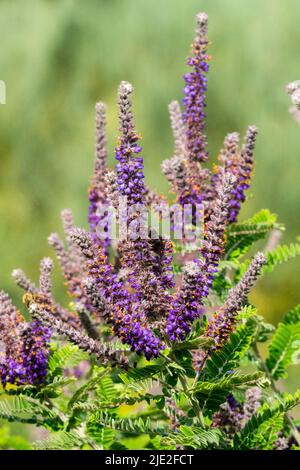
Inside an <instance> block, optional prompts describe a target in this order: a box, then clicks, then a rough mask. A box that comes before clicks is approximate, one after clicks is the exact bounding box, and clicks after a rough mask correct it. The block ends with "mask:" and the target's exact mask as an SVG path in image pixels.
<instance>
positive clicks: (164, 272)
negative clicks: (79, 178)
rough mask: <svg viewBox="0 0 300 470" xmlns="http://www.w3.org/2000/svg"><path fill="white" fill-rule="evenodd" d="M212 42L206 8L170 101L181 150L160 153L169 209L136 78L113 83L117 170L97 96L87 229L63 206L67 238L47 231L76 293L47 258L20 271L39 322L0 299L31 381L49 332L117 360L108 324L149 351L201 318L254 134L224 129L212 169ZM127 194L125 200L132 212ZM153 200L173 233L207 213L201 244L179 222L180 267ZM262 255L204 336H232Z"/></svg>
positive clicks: (154, 352) (12, 351) (11, 345)
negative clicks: (104, 342)
mask: <svg viewBox="0 0 300 470" xmlns="http://www.w3.org/2000/svg"><path fill="white" fill-rule="evenodd" d="M208 44H209V42H208V18H207V15H206V14H205V13H199V14H198V15H197V28H196V37H195V39H194V42H193V45H192V54H191V56H190V57H189V58H188V66H189V67H190V71H189V72H188V73H187V74H186V75H184V80H185V88H184V99H183V111H181V106H180V104H179V103H178V102H177V101H172V102H171V104H170V105H169V113H170V120H171V128H172V131H173V137H174V153H173V156H172V158H170V159H168V160H165V161H164V162H163V164H162V170H163V172H164V174H165V175H166V177H167V179H168V181H169V183H170V185H171V190H172V192H173V193H174V194H175V203H176V205H177V206H176V208H175V209H174V208H172V210H171V208H170V207H169V206H168V202H167V199H166V198H164V197H163V196H160V195H159V194H157V193H156V192H155V191H153V190H152V189H150V188H149V187H147V186H146V185H145V181H144V162H143V157H142V155H141V152H142V148H141V146H140V143H139V140H140V139H139V135H138V133H137V131H136V128H135V123H134V117H133V110H132V95H133V86H132V85H131V84H130V83H128V82H125V81H123V82H121V84H120V86H119V90H118V105H119V115H118V120H119V136H118V143H117V146H116V148H115V158H116V166H115V170H114V171H112V170H110V169H108V167H107V139H106V106H105V105H104V104H103V103H101V102H99V103H97V104H96V117H95V123H96V144H95V165H94V173H93V176H92V178H91V185H90V188H89V207H88V222H89V231H86V230H82V229H79V228H76V226H75V224H74V221H73V214H72V212H71V210H69V209H65V210H64V211H63V212H62V214H61V219H62V224H63V230H64V236H65V241H63V240H62V238H61V237H60V236H59V235H58V234H56V233H53V234H51V235H50V237H49V239H48V241H49V244H50V245H51V246H52V248H53V249H54V251H55V254H56V257H57V259H58V262H59V265H60V267H61V270H62V273H63V276H64V280H65V284H66V286H67V290H68V294H69V295H70V302H69V304H68V306H67V307H64V306H61V305H59V304H58V303H57V302H56V301H55V300H54V298H53V294H52V282H51V272H52V269H53V263H52V261H51V260H50V259H49V258H44V259H43V260H42V262H41V267H40V269H41V274H40V282H39V284H38V285H35V284H34V283H33V282H31V281H30V280H29V279H28V278H27V277H26V275H25V274H24V273H23V271H22V270H15V271H14V272H13V277H14V279H15V280H16V282H17V284H18V285H19V286H20V287H21V288H22V289H23V290H25V300H26V305H27V307H28V308H29V309H30V312H31V314H32V317H33V320H34V321H33V322H32V323H31V324H29V326H27V327H26V328H25V327H24V325H23V323H24V322H21V323H22V325H23V326H22V327H20V326H19V323H18V321H17V318H19V317H18V315H17V313H16V311H15V310H14V309H13V310H12V312H11V314H10V315H9V314H8V311H9V309H7V301H5V299H4V298H3V296H2V300H1V301H2V309H4V311H5V312H7V313H6V314H5V315H4V316H3V318H2V320H1V329H2V330H3V331H4V333H3V336H4V338H5V342H6V347H5V348H6V349H5V364H6V366H5V367H11V366H8V365H7V364H9V361H10V360H13V359H12V358H19V359H16V360H17V364H18V365H19V362H20V361H21V362H20V364H22V367H23V369H22V371H23V372H22V371H21V369H20V372H18V374H19V377H21V376H22V374H23V373H25V372H24V371H26V374H28V377H29V378H27V379H28V381H29V382H32V381H33V380H35V378H36V379H37V381H39V380H41V379H42V377H44V376H45V367H46V366H45V365H46V362H47V357H48V356H47V354H48V352H47V351H48V349H47V345H48V343H49V338H50V329H51V330H52V332H53V334H54V335H55V334H59V335H62V336H64V337H67V338H68V339H69V340H70V341H72V342H73V343H74V344H77V345H78V347H80V348H81V349H84V350H86V351H89V352H91V353H93V354H96V356H97V358H98V359H99V360H101V361H104V362H114V361H115V363H116V362H117V360H116V358H115V359H114V357H113V354H110V352H109V350H108V349H105V347H104V349H103V348H102V346H101V347H100V339H101V328H102V326H104V324H108V325H110V327H111V336H110V341H112V343H113V342H114V338H118V339H120V340H121V341H122V343H124V344H125V345H127V346H128V347H129V348H128V350H129V349H130V351H132V352H136V353H137V354H138V355H141V354H143V355H144V356H145V357H146V359H148V360H150V359H152V358H155V357H158V356H159V354H160V353H161V352H162V351H163V350H164V349H166V347H167V346H168V345H170V343H171V344H173V343H174V342H175V341H183V340H184V339H185V338H186V336H187V335H188V334H189V333H190V331H191V329H192V325H193V322H194V320H196V319H198V318H199V317H201V315H202V313H203V311H204V303H205V299H206V298H207V297H208V296H209V294H210V292H211V290H212V288H213V281H214V279H215V277H216V274H217V271H218V265H219V262H220V260H221V259H222V256H223V255H224V247H225V240H226V230H227V227H228V225H229V224H230V223H232V222H236V220H237V216H238V213H239V210H240V207H241V203H242V202H243V201H244V200H245V191H246V189H247V188H248V187H249V184H250V177H251V173H252V169H253V165H254V160H253V150H254V145H255V140H256V134H257V130H256V128H255V126H250V127H249V128H248V130H247V134H246V138H245V143H244V145H243V146H242V148H241V149H239V136H238V134H237V133H236V132H235V133H231V134H228V136H227V137H226V139H225V141H224V148H223V150H222V151H221V154H220V157H219V164H218V165H217V166H215V170H214V171H213V172H210V170H208V169H207V168H205V167H204V166H203V165H204V163H205V162H206V161H207V159H208V152H207V138H206V133H205V118H206V115H205V108H206V90H207V73H208V62H209V60H210V57H209V56H208V54H207V49H208ZM295 93H296V94H297V90H296V89H295V87H294V89H293V91H292V92H291V95H292V96H293V100H294V101H295V97H294V95H295ZM122 203H126V204H125V209H124V208H122ZM152 204H153V206H155V207H154V211H155V212H156V213H158V214H160V221H162V219H163V217H164V216H165V214H167V215H168V217H170V226H171V232H172V230H173V232H172V233H175V232H176V230H175V229H177V226H176V224H178V220H177V215H178V214H177V212H175V210H176V211H177V207H178V208H179V215H180V214H184V211H185V210H186V208H187V207H188V208H189V209H188V211H189V212H188V215H189V216H190V221H191V224H190V225H191V226H192V227H196V225H197V223H198V222H197V221H198V217H200V218H201V217H202V215H203V211H204V220H203V217H202V221H203V223H204V233H203V240H201V248H200V249H198V248H197V250H195V251H194V253H192V254H191V256H187V257H186V256H185V248H186V246H187V242H188V241H187V237H186V234H185V230H183V231H182V232H183V234H182V239H181V240H180V242H181V245H182V247H183V249H182V253H183V254H182V257H181V258H180V259H179V262H180V263H181V266H180V269H179V270H177V272H176V273H175V270H174V267H173V262H174V261H175V263H177V261H178V260H177V259H176V258H175V256H176V253H174V251H175V250H174V247H176V249H177V245H176V244H175V243H173V241H172V235H170V234H167V235H165V234H161V233H158V231H159V230H158V228H157V227H156V226H155V227H152V226H151V227H149V226H148V215H149V214H148V213H146V217H145V212H144V210H145V209H146V210H149V206H151V205H152ZM187 205H188V206H187ZM108 207H109V208H113V209H114V211H115V213H114V216H115V220H116V222H117V224H119V229H120V237H119V239H118V240H117V241H116V240H111V239H110V237H111V236H112V235H111V233H110V227H109V225H110V220H111V219H109V217H110V216H111V214H107V212H108V209H107V208H108ZM151 209H153V208H152V207H151ZM162 214H164V215H162ZM179 218H180V217H179ZM101 230H102V232H103V233H101V234H100V232H101ZM114 251H115V257H114ZM261 256H262V255H259V256H258V257H256V258H255V261H254V262H255V263H256V264H255V265H254V264H252V265H251V266H250V268H249V270H250V271H249V272H247V274H246V275H245V278H244V279H243V280H242V281H241V282H240V284H238V286H237V287H236V288H235V290H233V291H232V292H231V291H230V293H229V297H228V300H227V301H226V302H225V304H224V306H223V307H222V308H221V309H220V311H219V313H218V316H217V317H216V318H215V319H214V320H213V321H212V322H211V323H210V325H209V327H208V330H207V335H208V336H210V337H212V338H214V339H215V341H216V347H220V346H221V344H223V343H224V341H226V340H227V338H228V335H229V332H230V331H232V329H233V328H234V326H235V315H236V312H237V311H238V308H239V302H237V301H236V300H235V299H236V297H238V299H239V300H241V299H242V298H244V297H245V295H246V293H247V292H248V289H249V287H250V286H251V285H252V284H253V282H254V279H255V278H256V276H257V275H258V272H259V267H261V265H262V264H263V260H262V257H261ZM254 262H253V263H254ZM257 265H259V266H257ZM175 274H177V275H175ZM4 319H5V321H4ZM21 323H20V324H21ZM19 330H20V331H19ZM9 332H10V333H9ZM22 355H23V356H22ZM20 357H22V358H23V359H22V360H21V359H20ZM43 358H44V359H43ZM14 360H15V359H14ZM18 361H19V362H18ZM26 361H27V362H26ZM43 361H44V362H43ZM119 362H120V361H119ZM121 362H122V361H121ZM34 363H35V364H36V368H37V371H38V370H40V371H41V372H40V373H38V372H35V373H36V374H37V376H36V377H35V378H34V377H33V372H32V376H30V374H31V371H30V367H33V366H32V364H34ZM12 364H14V363H12ZM5 367H4V366H2V369H1V370H2V372H1V374H2V376H3V377H4V379H3V380H4V381H8V380H15V381H19V383H21V382H22V380H24V378H23V379H21V378H19V379H18V380H17V379H13V378H7V377H8V376H9V371H8V369H7V372H5V371H4V369H5ZM20 367H21V366H20ZM43 367H44V368H43ZM11 368H12V367H11ZM5 370H6V369H5ZM15 370H19V369H18V368H15ZM7 374H8V375H7ZM22 383H23V382H22Z"/></svg>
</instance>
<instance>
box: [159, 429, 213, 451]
mask: <svg viewBox="0 0 300 470" xmlns="http://www.w3.org/2000/svg"><path fill="white" fill-rule="evenodd" d="M221 437H222V433H221V431H220V430H219V429H213V428H211V429H203V428H198V427H196V426H180V428H179V431H176V432H173V433H171V434H170V435H169V436H167V437H163V438H162V439H161V441H160V445H161V446H163V447H164V448H165V446H170V447H174V448H176V447H177V446H184V447H188V448H189V447H190V448H192V449H207V448H209V447H210V448H216V447H218V446H219V443H220V439H221Z"/></svg>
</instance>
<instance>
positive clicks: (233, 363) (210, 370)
mask: <svg viewBox="0 0 300 470" xmlns="http://www.w3.org/2000/svg"><path fill="white" fill-rule="evenodd" d="M256 332H257V321H256V319H255V317H250V318H249V319H248V320H247V321H246V323H245V324H242V325H240V326H239V327H238V328H237V330H236V331H235V332H233V333H232V334H231V335H230V338H229V341H228V342H227V343H226V344H225V345H224V346H223V348H222V349H221V350H220V351H215V352H213V353H212V354H211V356H210V358H209V359H208V361H207V362H206V366H205V379H209V378H212V379H214V380H218V379H219V378H221V377H223V376H224V374H225V373H226V372H228V371H229V370H232V369H234V368H235V367H237V366H238V364H239V361H240V360H241V359H242V357H243V356H244V355H245V353H246V352H247V350H248V349H249V347H250V345H251V343H252V341H253V339H254V337H255V334H256Z"/></svg>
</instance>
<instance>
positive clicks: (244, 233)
mask: <svg viewBox="0 0 300 470" xmlns="http://www.w3.org/2000/svg"><path fill="white" fill-rule="evenodd" d="M276 220H277V216H276V215H275V214H271V212H270V211H269V210H268V209H263V210H261V211H260V212H258V213H257V214H255V215H254V216H253V217H251V218H250V219H248V220H246V221H245V222H243V223H241V224H239V223H238V224H232V225H231V226H230V228H229V231H228V239H227V246H226V250H225V251H226V253H227V255H226V259H236V258H239V257H241V256H242V255H244V254H245V253H247V251H248V250H249V249H250V248H251V246H252V245H253V243H255V242H257V241H258V240H261V239H263V238H265V236H266V234H267V233H268V232H270V231H271V230H273V229H274V228H275V227H277V228H282V227H281V226H279V225H276Z"/></svg>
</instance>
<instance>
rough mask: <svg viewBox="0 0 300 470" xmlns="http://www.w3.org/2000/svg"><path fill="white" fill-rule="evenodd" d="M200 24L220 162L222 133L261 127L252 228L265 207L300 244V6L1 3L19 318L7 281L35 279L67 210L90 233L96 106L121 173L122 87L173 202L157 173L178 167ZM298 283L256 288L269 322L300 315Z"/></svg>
mask: <svg viewBox="0 0 300 470" xmlns="http://www.w3.org/2000/svg"><path fill="white" fill-rule="evenodd" d="M201 10H204V11H206V12H207V13H208V14H209V17H210V26H209V31H210V38H211V40H212V45H211V49H210V51H211V54H212V56H213V61H212V63H211V71H210V74H209V80H210V81H209V92H208V135H209V150H210V154H211V156H212V157H213V158H214V157H215V156H216V155H217V153H218V150H219V148H220V147H221V145H222V140H223V138H224V135H225V134H226V133H228V132H231V131H234V130H236V131H239V132H241V133H242V134H243V133H244V132H245V129H246V126H247V125H248V124H252V123H255V124H256V125H257V126H258V127H259V129H260V136H259V140H258V146H257V151H256V159H257V165H256V173H255V178H254V182H253V186H252V189H251V195H250V196H249V200H248V202H247V204H246V207H245V208H244V209H243V214H242V215H243V216H248V215H250V214H252V213H253V212H254V211H257V210H259V209H260V208H262V207H268V208H270V210H271V211H273V212H276V213H278V214H279V215H280V221H282V222H284V223H285V224H286V225H287V233H286V234H285V236H284V239H285V241H290V240H292V239H294V237H295V236H296V235H297V234H299V233H300V223H299V219H298V211H299V209H300V198H299V169H300V159H299V156H300V128H299V125H297V123H296V122H294V121H293V119H292V118H291V116H290V115H289V113H288V108H289V100H288V98H287V96H286V94H285V90H284V88H285V85H286V84H287V83H288V82H289V81H291V80H295V79H299V78H300V66H299V51H298V49H299V44H300V28H299V24H300V2H299V0H285V1H282V0H263V1H262V0H251V1H250V0H247V1H241V0H213V1H212V0H185V1H180V0H163V1H161V2H159V1H157V0H88V1H85V2H84V1H79V0H77V1H76V0H73V1H72V0H60V1H58V0H57V1H55V0H39V1H38V0H26V2H24V1H23V2H21V1H17V0H2V1H1V2H0V39H1V53H0V71H1V77H0V78H1V80H4V81H5V82H6V87H7V104H6V105H5V106H4V105H3V106H0V119H1V122H0V142H1V146H0V217H1V226H0V244H1V270H0V284H1V287H2V288H4V289H6V290H7V291H9V292H10V293H11V294H12V295H13V297H14V299H16V303H18V302H19V303H18V305H20V301H19V300H17V299H18V296H19V292H18V291H17V288H16V287H15V286H14V284H13V283H12V281H11V279H10V272H11V270H12V269H13V268H15V267H22V268H23V269H25V270H26V272H27V273H28V274H29V275H30V276H31V277H32V278H33V279H36V278H37V271H38V263H39V259H40V258H41V257H42V256H44V255H45V254H50V253H51V251H50V250H49V248H48V247H47V242H46V237H47V235H48V234H49V233H50V232H52V231H57V230H58V229H59V223H60V222H59V212H60V210H61V209H62V208H64V207H70V208H72V209H73V211H74V214H75V217H76V222H77V223H78V224H80V225H83V224H85V223H86V213H87V187H88V178H89V175H90V174H91V171H92V165H93V133H94V129H93V119H94V115H93V109H94V104H95V102H96V101H97V100H99V99H100V100H103V101H105V102H106V103H107V104H108V106H109V112H108V133H109V148H110V163H111V164H113V149H114V146H115V142H116V137H117V127H118V124H117V117H116V115H117V107H116V90H117V87H118V84H119V82H120V81H121V80H124V79H125V80H128V81H131V82H132V83H133V84H134V86H135V111H136V122H137V128H138V130H139V131H140V132H141V135H142V137H143V147H144V158H145V166H146V175H147V181H148V182H149V184H151V185H152V186H153V187H155V188H156V189H158V190H161V191H167V190H168V188H167V184H166V182H165V180H164V178H163V176H162V175H161V172H160V167H159V166H160V162H161V161H162V160H163V159H164V158H167V157H169V156H170V155H171V154H172V138H171V133H170V131H169V121H168V113H167V104H168V103H169V102H170V101H171V100H172V99H181V89H182V86H183V85H182V74H183V73H184V71H185V58H186V56H187V53H188V50H189V44H190V43H191V41H192V39H193V29H194V16H195V14H196V13H197V12H198V11H201ZM299 274H300V271H299V264H298V263H297V261H293V262H291V263H289V265H288V266H284V267H281V268H280V269H278V271H277V274H275V275H272V276H267V277H266V279H265V280H263V281H262V282H261V283H260V285H259V288H258V289H257V290H256V293H255V294H254V296H253V297H254V298H255V301H256V303H257V304H258V305H259V306H260V310H261V313H262V314H264V315H265V316H266V318H267V319H268V320H272V321H274V322H276V321H277V320H278V319H279V318H280V316H281V315H282V313H283V312H284V311H286V310H287V309H288V308H289V307H291V306H292V305H294V304H295V303H296V302H299V301H300V294H299ZM57 295H58V296H61V295H62V289H61V288H60V287H57Z"/></svg>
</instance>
